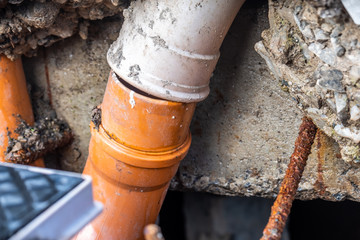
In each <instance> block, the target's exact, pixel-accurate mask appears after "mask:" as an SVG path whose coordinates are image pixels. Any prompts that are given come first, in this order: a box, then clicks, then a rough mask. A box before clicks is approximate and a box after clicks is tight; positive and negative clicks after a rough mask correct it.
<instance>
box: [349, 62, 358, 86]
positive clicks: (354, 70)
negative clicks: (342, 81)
mask: <svg viewBox="0 0 360 240" xmlns="http://www.w3.org/2000/svg"><path fill="white" fill-rule="evenodd" d="M349 77H350V80H351V81H352V82H355V83H356V82H357V81H359V80H360V66H355V65H354V66H352V67H351V68H350V71H349Z"/></svg>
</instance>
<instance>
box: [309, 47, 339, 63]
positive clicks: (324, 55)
mask: <svg viewBox="0 0 360 240" xmlns="http://www.w3.org/2000/svg"><path fill="white" fill-rule="evenodd" d="M309 50H310V51H311V52H313V53H314V54H315V55H316V56H318V57H319V58H320V60H321V61H323V62H324V63H327V64H329V65H331V66H335V65H336V55H335V52H334V51H332V50H331V49H330V48H328V47H327V48H325V47H324V45H323V44H321V43H318V42H316V43H311V44H310V45H309Z"/></svg>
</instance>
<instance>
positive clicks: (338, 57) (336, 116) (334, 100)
mask: <svg viewBox="0 0 360 240" xmlns="http://www.w3.org/2000/svg"><path fill="white" fill-rule="evenodd" d="M269 21H270V28H269V29H268V30H265V31H264V32H263V33H262V38H263V40H262V41H261V42H258V43H257V44H256V46H255V48H256V51H258V53H259V54H260V55H261V56H262V57H263V58H264V59H265V60H266V62H267V65H268V67H269V68H270V70H271V71H272V73H273V75H274V76H275V78H276V79H277V80H278V81H279V83H281V84H282V85H283V86H285V87H286V89H288V91H289V93H290V95H291V96H292V97H294V98H295V99H296V100H297V102H298V106H299V107H300V108H301V109H302V110H304V111H305V113H306V114H308V115H309V116H311V117H312V118H313V120H314V121H315V123H316V124H317V126H318V127H319V128H320V129H322V130H323V131H324V132H325V133H326V134H327V135H328V136H330V137H332V138H334V139H335V140H336V142H337V143H338V144H339V146H340V149H341V154H342V158H343V159H344V160H345V161H346V162H353V163H359V162H360V147H359V142H360V121H359V120H360V83H359V80H360V42H359V39H360V28H359V26H357V25H355V24H354V22H353V21H352V19H351V18H350V17H349V15H348V14H347V12H346V10H345V9H344V8H343V6H342V4H341V2H340V0H331V1H301V0H297V1H288V0H281V1H272V0H270V1H269Z"/></svg>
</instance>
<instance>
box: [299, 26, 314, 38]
mask: <svg viewBox="0 0 360 240" xmlns="http://www.w3.org/2000/svg"><path fill="white" fill-rule="evenodd" d="M300 31H301V33H302V34H303V35H304V37H306V38H307V39H308V40H313V39H314V33H313V31H312V29H311V27H310V25H307V26H305V27H304V28H302V29H300Z"/></svg>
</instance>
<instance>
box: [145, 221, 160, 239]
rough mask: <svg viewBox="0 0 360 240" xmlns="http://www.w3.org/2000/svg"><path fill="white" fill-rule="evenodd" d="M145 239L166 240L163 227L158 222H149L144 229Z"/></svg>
mask: <svg viewBox="0 0 360 240" xmlns="http://www.w3.org/2000/svg"><path fill="white" fill-rule="evenodd" d="M144 236H145V240H165V238H164V236H163V235H162V233H161V229H160V227H159V226H158V225H156V224H149V225H147V226H146V227H145V229H144Z"/></svg>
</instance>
